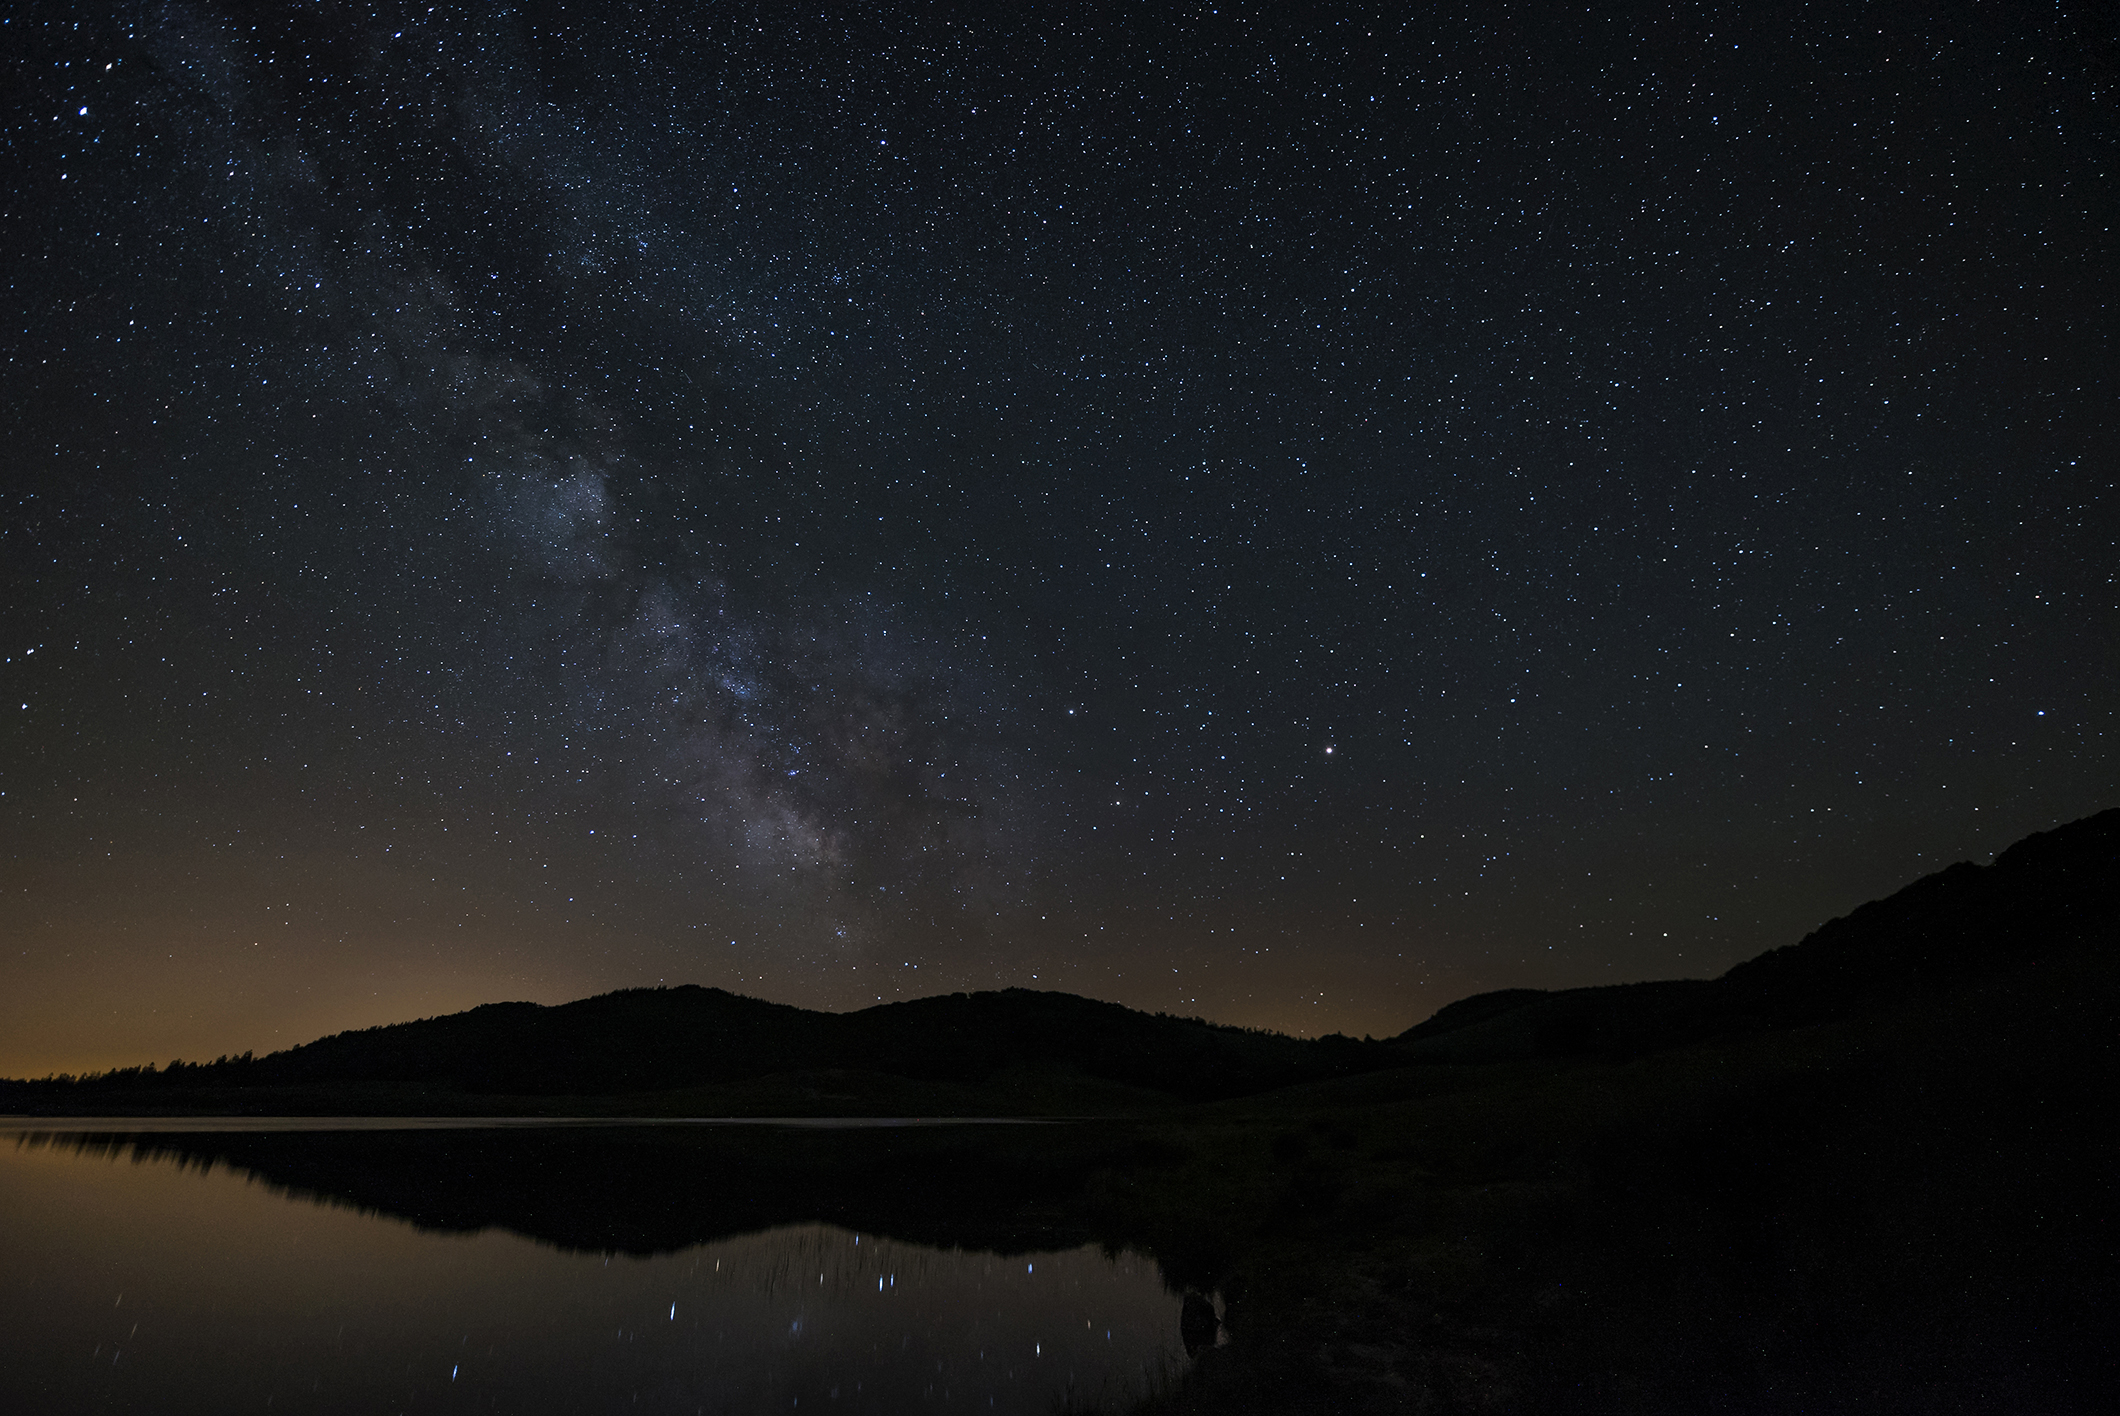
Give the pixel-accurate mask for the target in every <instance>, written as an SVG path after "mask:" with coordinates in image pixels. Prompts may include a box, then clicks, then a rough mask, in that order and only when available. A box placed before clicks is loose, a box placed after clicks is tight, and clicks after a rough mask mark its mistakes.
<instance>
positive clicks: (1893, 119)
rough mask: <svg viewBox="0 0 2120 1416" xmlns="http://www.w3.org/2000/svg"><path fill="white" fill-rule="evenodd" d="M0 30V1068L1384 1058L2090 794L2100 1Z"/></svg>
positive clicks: (2103, 597) (2103, 552)
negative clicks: (0, 111)
mask: <svg viewBox="0 0 2120 1416" xmlns="http://www.w3.org/2000/svg"><path fill="white" fill-rule="evenodd" d="M0 36H4V37H5V43H4V44H0V51H4V53H5V55H6V58H5V60H4V62H5V64H6V67H7V72H8V83H7V85H6V91H7V94H8V97H7V98H6V99H5V101H4V102H5V109H4V118H0V124H4V132H0V140H4V142H5V148H4V153H5V158H4V162H0V174H4V179H5V191H4V197H0V204H4V210H0V250H4V251H6V252H7V253H8V259H7V264H6V272H5V277H4V281H0V284H4V289H5V296H4V299H5V309H4V311H0V315H4V320H0V360H4V361H5V362H4V364H0V368H4V370H5V372H4V374H0V407H4V410H5V412H4V417H5V425H6V427H7V430H8V432H9V435H10V436H9V438H8V446H7V451H6V466H7V469H8V470H7V474H6V476H5V478H4V479H0V498H4V503H0V506H4V515H0V574H4V576H5V580H4V586H5V590H4V601H0V603H4V604H5V606H6V613H5V615H4V616H0V619H4V621H5V625H6V630H5V632H6V635H7V642H6V643H5V644H0V657H4V659H5V663H4V664H0V696H4V697H5V700H6V706H7V707H8V708H9V709H10V710H11V711H10V712H9V713H8V715H7V716H6V719H5V722H4V725H0V790H4V793H5V794H4V796H0V823H4V830H5V835H6V840H5V846H4V850H5V854H4V856H0V859H4V861H5V870H4V891H0V938H4V939H5V940H6V941H7V942H6V945H5V951H4V952H5V957H4V958H0V996H5V997H6V998H8V999H10V1000H13V1001H10V1002H7V1003H5V1004H0V1037H5V1038H6V1039H8V1041H7V1042H6V1043H5V1044H0V1073H6V1074H9V1075H20V1074H22V1073H24V1072H41V1071H43V1070H47V1069H50V1068H62V1069H72V1068H78V1067H81V1066H87V1065H109V1064H112V1063H118V1062H132V1061H138V1060H139V1056H137V1055H136V1054H141V1053H143V1052H144V1053H145V1054H146V1055H157V1056H160V1055H170V1054H174V1053H179V1052H181V1053H183V1054H184V1055H187V1056H196V1055H202V1054H205V1055H210V1054H213V1053H219V1052H224V1051H236V1050H241V1049H242V1048H245V1047H254V1048H257V1049H259V1050H264V1049H266V1048H269V1047H273V1046H284V1045H287V1044H289V1043H292V1042H296V1041H301V1040H304V1039H306V1038H307V1037H310V1036H314V1035H316V1034H317V1033H319V1032H323V1031H329V1030H333V1029H336V1028H341V1027H347V1026H355V1025H364V1024H368V1023H373V1022H381V1021H389V1020H394V1019H397V1018H400V1017H406V1016H414V1015H419V1014H427V1013H434V1012H440V1011H446V1010H449V1009H452V1008H456V1007H463V1006H469V1005H471V1004H474V1003H477V1002H483V1001H488V1000H491V999H496V998H504V997H532V998H537V999H540V1000H543V1001H558V1000H560V999H563V998H567V997H573V996H579V995H581V994H583V993H587V992H594V991H601V990H603V989H608V988H613V987H621V986H631V985H637V984H642V983H647V984H653V983H655V982H657V981H664V982H669V983H677V982H700V983H710V984H717V985H721V986H724V987H729V988H733V989H737V990H739V991H743V992H748V993H756V994H759V995H761V996H765V997H771V998H775V999H779V1000H783V1001H788V1002H794V1003H801V1004H804V1005H807V1006H825V1007H834V1008H845V1007H854V1006H860V1005H862V1004H865V1003H870V1002H873V1001H875V1000H876V999H878V998H890V997H898V996H910V995H917V994H924V993H931V992H936V991H945V990H950V989H959V988H980V987H995V986H1007V985H1023V986H1033V987H1041V988H1043V987H1055V988H1064V989H1068V990H1071V991H1075V992H1081V993H1085V994H1089V995H1092V996H1098V997H1106V998H1113V999H1116V1000H1118V1001H1121V1002H1125V1003H1128V1004H1131V1005H1134V1006H1139V1007H1146V1008H1155V1009H1162V1010H1167V1011H1175V1012H1183V1013H1199V1014H1203V1015H1206V1016H1210V1017H1214V1018H1218V1019H1224V1020H1228V1021H1233V1022H1243V1023H1253V1024H1259V1025H1265V1026H1273V1027H1280V1028H1287V1029H1293V1030H1303V1031H1309V1032H1321V1031H1328V1030H1332V1029H1342V1030H1346V1031H1351V1032H1356V1033H1360V1032H1376V1033H1379V1034H1382V1033H1386V1032H1396V1031H1398V1030H1400V1029H1401V1028H1403V1027H1405V1026H1407V1025H1409V1024H1410V1023H1412V1022H1414V1021H1417V1020H1418V1019H1419V1018H1420V1017H1422V1016H1425V1015H1426V1014H1427V1013H1428V1012H1430V1011H1433V1009H1434V1008H1436V1007H1438V1006H1441V1005H1442V1004H1443V1003H1446V1002H1448V1001H1450V1000H1451V999H1453V998H1456V997H1459V996H1462V995H1463V994H1466V993H1469V992H1474V991H1478V990H1481V989H1486V988H1496V987H1506V986H1520V985H1530V986H1568V985H1575V984H1581V983H1593V982H1619V981H1625V980H1631V979H1637V978H1645V977H1660V976H1676V975H1694V974H1699V975H1705V974H1711V973H1714V972H1719V971H1720V970H1721V969H1723V968H1726V967H1727V966H1729V965H1730V964H1732V963H1734V962H1736V961H1737V960H1739V959H1741V958H1744V957H1748V956H1750V955H1752V954H1754V953H1757V952H1759V951H1760V950H1762V949H1765V948H1769V947H1772V946H1774V945H1777V944H1782V943H1788V942H1793V940H1794V939H1795V938H1796V937H1798V936H1799V935H1800V934H1802V933H1803V932H1804V931H1805V930H1807V929H1809V928H1811V927H1813V926H1815V925H1816V924H1818V923H1820V922H1822V921H1823V920H1824V919H1825V918H1827V917H1829V916H1831V915H1834V914H1838V913H1842V912H1844V911H1846V910H1847V909H1849V908H1851V907H1852V906H1854V905H1855V904H1858V903H1860V902H1861V901H1862V900H1864V899H1867V898H1870V897H1872V896H1874V895H1876V894H1879V893H1883V892H1885V891H1887V890H1889V889H1891V888H1894V887H1896V886H1897V885H1898V884H1901V883H1904V882H1905V881H1906V880H1907V879H1909V878H1911V877H1912V876H1914V875H1917V874H1920V873H1923V872H1925V871H1927V870H1929V869H1933V868H1936V867H1937V866H1939V865H1941V864H1944V863H1947V862H1948V861H1950V860H1953V859H1958V858H1963V857H1969V856H1984V855H1985V854H1986V853H1988V852H1991V851H1993V850H1995V849H1998V848H2000V847H2001V846H2002V845H2005V844H2007V843H2008V842H2010V841H2011V840H2014V839H2016V838H2017V837H2018V836H2020V835H2022V834H2024V833H2025V832H2027V831H2030V830H2033V829H2039V828H2042V827H2045V826H2049V825H2052V824H2055V823H2057V822H2060V821H2064V820H2068V819H2072V818H2074V817H2077V816H2080V815H2083V814H2086V813H2088V812H2090V811H2093V810H2096V809H2099V808H2101V807H2103V806H2108V805H2111V804H2112V801H2113V798H2114V788H2115V780H2114V779H2115V768H2116V755H2115V751H2114V744H2113V738H2112V734H2113V729H2114V721H2113V704H2114V703H2115V702H2116V701H2120V695H2116V689H2120V684H2116V682H2115V680H2116V677H2120V659H2116V657H2115V655H2114V653H2113V650H2112V646H2113V645H2114V644H2115V643H2120V595H2116V589H2115V580H2114V577H2115V568H2116V566H2120V554H2116V548H2115V544H2114V539H2115V528H2116V522H2120V515H2116V507H2115V500H2114V488H2113V480H2114V479H2113V443H2114V432H2115V420H2114V412H2113V388H2114V382H2113V374H2114V359H2113V345H2112V334H2111V330H2112V328H2113V318H2112V302H2113V296H2114V290H2115V275H2114V272H2115V270H2116V269H2120V261H2116V259H2115V255H2116V253H2115V251H2114V250H2113V238H2112V233H2111V225H2112V216H2113V202H2112V199H2111V196H2110V190H2111V182H2112V179H2111V164H2112V160H2113V156H2114V139H2115V131H2116V130H2115V124H2114V115H2113V97H2112V95H2113V83H2114V72H2115V71H2114V66H2113V62H2112V61H2113V51H2112V47H2111V44H2110V41H2109V38H2108V37H2107V36H2106V35H2105V26H2103V24H2102V23H2101V21H2100V20H2099V17H2098V15H2097V14H2096V12H2093V11H2091V10H2089V9H2087V8H2084V7H2080V6H2077V7H2072V6H2069V5H2059V6H2050V7H2046V8H2043V9H2040V10H2038V11H2036V12H2008V13H2005V12H2003V11H2000V10H1996V9H1993V8H1992V7H1978V6H1967V5H1946V6H1941V7H1934V8H1932V9H1931V10H1930V11H1925V12H1921V13H1914V12H1908V11H1902V10H1898V9H1888V8H1881V7H1857V8H1855V9H1852V10H1850V9H1825V10H1821V9H1818V8H1815V7H1806V6H1801V5H1787V6H1782V7H1778V8H1773V9H1768V10H1760V9H1755V8H1738V7H1706V8H1699V9H1671V8H1665V7H1656V6H1622V7H1609V6H1603V7H1593V8H1589V9H1584V8H1581V7H1572V8H1571V7H1563V6H1493V5H1480V6H1465V7H1461V8H1456V9H1447V8H1446V9H1436V10H1430V11H1423V12H1420V13H1418V14H1416V13H1412V12H1409V11H1406V10H1404V9H1394V8H1389V7H1368V8H1362V7H1353V6H1346V7H1331V6H1325V7H1287V6H1271V7H1262V6H1244V5H1235V6H1232V5H1215V4H1211V5H1191V6H1182V7H1176V8H1169V7H1164V8H1155V7H1151V8H1150V9H1148V10H1143V9H1141V8H1140V7H1099V6H1070V7H1063V8H1059V9H1052V10H1035V9H1033V10H1022V11H1010V12H1007V13H1002V14H997V13H995V12H993V11H992V10H991V9H990V8H985V7H965V8H952V7H948V6H928V5H921V6H899V5H867V6H834V5H824V6H811V7H807V8H799V9H797V8H789V7H779V6H719V7H712V8H699V9H686V8H683V7H651V6H586V5H556V4H542V5H530V6H524V7H519V8H500V7H491V8H488V7H478V6H471V7H444V6H438V7H434V8H432V9H430V8H428V7H425V6H388V5H371V6H336V5H316V6H304V7H295V8H284V7H267V6H249V5H221V6H213V5H206V4H189V5H186V4H174V3H172V4H162V5H135V6H118V7H111V8H106V9H104V10H100V11H90V10H84V9H76V8H69V7H65V6H55V5H31V6H28V7H26V8H21V9H18V10H17V11H16V12H15V13H14V14H13V15H11V16H10V17H8V18H7V19H6V21H5V24H4V25H0ZM18 705H19V706H18Z"/></svg>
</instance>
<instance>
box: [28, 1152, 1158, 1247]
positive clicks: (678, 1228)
mask: <svg viewBox="0 0 2120 1416" xmlns="http://www.w3.org/2000/svg"><path fill="white" fill-rule="evenodd" d="M29 1143H31V1144H47V1143H48V1144H57V1145H63V1146H66V1147H68V1148H69V1149H74V1150H77V1151H81V1152H83V1153H90V1154H93V1153H113V1154H118V1153H122V1154H129V1155H131V1156H132V1157H134V1158H136V1159H142V1160H149V1159H151V1160H164V1161H170V1162H174V1163H176V1164H179V1165H190V1166H199V1167H211V1166H227V1167H229V1168H231V1169H235V1170H240V1171H242V1172H244V1173H246V1174H247V1175H249V1176H252V1177H254V1178H255V1179H257V1180H259V1181H262V1182H264V1183H266V1184H269V1185H271V1186H273V1187H275V1188H277V1189H279V1190H282V1191H284V1192H286V1193H288V1194H290V1195H294V1196H297V1197H300V1198H303V1199H311V1200H318V1201H324V1202H328V1203H335V1204H343V1205H349V1206H352V1207H354V1208H357V1209H360V1210H363V1211H367V1212H371V1213H375V1214H380V1215H386V1216H389V1217H391V1218H394V1219H402V1220H405V1221H407V1222H409V1223H411V1224H414V1225H417V1226H419V1227H420V1228H422V1229H431V1230H442V1231H454V1232H472V1231H476V1230H481V1229H488V1228H499V1229H506V1230H510V1231H512V1232H514V1233H517V1234H521V1235H524V1236H526V1237H529V1238H532V1239H537V1240H540V1241H542V1242H544V1243H547V1244H551V1245H554V1246H556V1247H558V1248H561V1249H569V1250H585V1251H590V1252H596V1253H614V1252H615V1253H627V1254H655V1253H667V1252H670V1251H672V1250H676V1249H681V1248H687V1247H690V1246H691V1245H695V1244H700V1243H705V1242H709V1241H712V1240H716V1239H723V1238H727V1237H729V1236H732V1235H737V1234H746V1233H753V1232H756V1231H758V1230H762V1229H769V1228H774V1227H776V1226H781V1225H788V1224H799V1223H805V1222H811V1221H822V1222H826V1223H831V1224H838V1225H842V1226H844V1227H846V1228H848V1229H853V1230H859V1231H861V1232H863V1233H873V1234H884V1235H889V1236H891V1237H894V1238H898V1239H903V1240H907V1241H909V1242H915V1243H923V1244H935V1245H941V1246H945V1247H960V1248H972V1249H989V1250H993V1251H996V1252H999V1253H1023V1252H1029V1251H1035V1250H1044V1249H1058V1248H1072V1247H1075V1246H1077V1245H1081V1244H1085V1243H1088V1242H1090V1241H1092V1240H1093V1239H1095V1238H1096V1237H1098V1236H1097V1235H1096V1234H1094V1233H1093V1231H1092V1227H1091V1224H1090V1218H1089V1215H1088V1214H1087V1212H1086V1210H1085V1208H1084V1196H1085V1195H1086V1193H1087V1192H1088V1189H1089V1187H1088V1179H1089V1176H1090V1174H1091V1173H1092V1172H1093V1171H1094V1170H1095V1169H1097V1168H1098V1167H1099V1166H1103V1165H1109V1164H1111V1163H1113V1162H1114V1161H1115V1160H1120V1159H1123V1157H1124V1156H1125V1155H1126V1154H1127V1153H1128V1151H1129V1150H1130V1148H1131V1146H1132V1140H1131V1135H1130V1133H1129V1132H1128V1131H1126V1130H1125V1129H1123V1128H1115V1127H1108V1126H1049V1127H1048V1126H1039V1127H1018V1126H1002V1127H987V1126H954V1127H918V1128H913V1127H908V1128H903V1129H898V1128H888V1129H884V1128H879V1129H862V1130H832V1131H823V1130H796V1129H781V1128H770V1127H744V1128H721V1127H696V1128H695V1127H684V1128H672V1127H637V1128H636V1127H596V1128H588V1129H577V1128H565V1127H552V1128H546V1127H538V1128H529V1129H525V1128H508V1129H490V1130H483V1129H464V1130H405V1131H391V1130H369V1131H242V1132H176V1133H107V1134H105V1133H85V1132H75V1133H69V1132H52V1133H37V1134H35V1135H33V1136H32V1137H31V1138H30V1142H29Z"/></svg>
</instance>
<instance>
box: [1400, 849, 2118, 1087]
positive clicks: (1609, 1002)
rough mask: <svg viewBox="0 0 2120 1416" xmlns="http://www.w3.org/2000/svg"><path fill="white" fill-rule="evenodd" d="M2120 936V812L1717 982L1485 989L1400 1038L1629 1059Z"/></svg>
mask: <svg viewBox="0 0 2120 1416" xmlns="http://www.w3.org/2000/svg"><path fill="white" fill-rule="evenodd" d="M2116 930H2120V808H2115V809H2113V810H2109V811H2103V812H2100V813H2098V814H2097V815H2095V816H2089V817H2085V818H2084V819H2082V820H2080V821H2075V822H2071V823H2069V824H2068V825H2065V826H2058V827H2056V828H2054V829H2053V830H2051V831H2042V832H2039V833H2037V834H2035V835H2032V836H2027V837H2026V838H2025V839H2023V840H2021V841H2019V842H2017V844H2015V845H2013V846H2011V847H2010V848H2009V849H2008V850H2005V851H2004V852H2002V854H2001V855H1999V856H1997V857H1996V858H1995V863H1994V864H1993V865H1989V866H1978V865H1974V864H1972V863H1971V862H1968V861H1961V862H1959V863H1958V864H1956V865H1953V866H1950V867H1948V868H1947V869H1944V870H1940V871H1938V872H1936V873H1935V874H1933V875H1926V876H1923V877H1922V878H1921V879H1919V880H1916V881H1915V882H1914V883H1913V884H1911V885H1908V886H1907V887H1906V888H1905V889H1902V890H1900V891H1898V892H1897V893H1895V894H1893V895H1890V896H1888V897H1886V898H1885V899H1882V900H1873V901H1871V902H1870V903H1868V904H1866V905H1863V906H1861V907H1860V908H1858V909H1856V910H1855V911H1853V912H1852V913H1850V914H1847V915H1845V916H1842V917H1840V918H1838V919H1833V920H1829V921H1827V922H1826V923H1825V924H1823V925H1821V926H1820V927H1819V928H1818V929H1816V930H1814V931H1812V932H1811V933H1810V934H1808V935H1806V936H1805V937H1804V938H1803V939H1802V940H1801V941H1799V942H1798V943H1795V944H1790V945H1786V946H1784V947H1782V948H1779V949H1771V950H1769V951H1768V952H1766V953H1764V954H1761V955H1759V956H1758V957H1757V958H1754V959H1748V960H1746V961H1745V962H1744V963H1741V964H1739V965H1737V966H1736V967H1735V968H1733V969H1731V970H1730V971H1729V972H1728V973H1725V974H1724V975H1723V976H1722V977H1720V978H1717V979H1712V980H1711V979H1671V980H1665V981H1660V982H1654V983H1631V984H1615V985H1609V986H1604V987H1596V988H1574V989H1563V990H1555V991H1547V990H1543V989H1532V988H1516V989H1507V990H1503V991H1501V992H1496V993H1483V994H1476V995H1474V996H1472V997H1470V998H1463V999H1460V1000H1458V1001H1457V1002H1455V1003H1453V1004H1451V1005H1450V1006H1449V1007H1447V1008H1444V1009H1442V1010H1441V1011H1439V1012H1438V1013H1436V1014H1435V1016H1433V1017H1431V1018H1429V1019H1428V1020H1427V1021H1425V1022H1423V1023H1420V1024H1417V1025H1416V1026H1414V1027H1411V1028H1409V1029H1407V1030H1406V1031H1405V1032H1403V1033H1401V1034H1399V1035H1398V1036H1397V1037H1395V1038H1392V1039H1391V1040H1390V1042H1389V1044H1388V1045H1389V1046H1390V1047H1392V1048H1393V1049H1395V1050H1397V1051H1399V1052H1401V1053H1402V1054H1404V1055H1405V1056H1406V1057H1408V1058H1409V1059H1415V1060H1420V1061H1431V1062H1500V1061H1509V1060H1518V1059H1524V1058H1530V1057H1539V1056H1549V1057H1550V1056H1569V1055H1576V1054H1592V1055H1601V1056H1608V1057H1632V1056H1640V1055H1643V1054H1645V1053H1649V1052H1655V1051H1661V1050H1663V1049H1666V1048H1671V1047H1677V1046H1684V1045H1687V1044H1690V1043H1696V1042H1703V1041H1707V1040H1710V1039H1714V1038H1721V1037H1728V1036H1731V1035H1734V1034H1739V1033H1743V1032H1748V1031H1753V1030H1757V1029H1762V1028H1787V1027H1800V1026H1805V1025H1808V1024H1813V1023H1824V1022H1831V1021H1835V1020H1838V1019H1842V1018H1846V1017H1850V1016H1853V1015H1855V1014H1857V1013H1860V1012H1862V1011H1864V1010H1867V1009H1872V1008H1879V1007H1885V1006H1888V1005H1891V1004H1895V1003H1901V1002H1905V1001H1907V1000H1910V999H1914V998H1918V997H1922V996H1925V995H1934V994H1938V993H1941V992H1943V991H1944V990H1947V989H1950V988H1953V987H1956V986H1958V985H1960V984H1963V983H1966V982H1968V981H1969V980H1972V979H1975V978H1978V977H1980V976H1981V975H1983V974H1987V973H1993V972H1996V971H1999V970H2003V969H2007V968H2011V967H2014V966H2016V965H2019V964H2023V963H2026V962H2030V961H2034V960H2036V959H2038V958H2041V957H2045V956H2052V955H2057V954H2060V953H2062V952H2064V951H2067V950H2069V949H2071V948H2074V947H2076V946H2077V945H2080V944H2082V943H2084V942H2085V941H2088V940H2094V939H2099V938H2110V937H2112V936H2113V935H2114V933H2115V931H2116Z"/></svg>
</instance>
